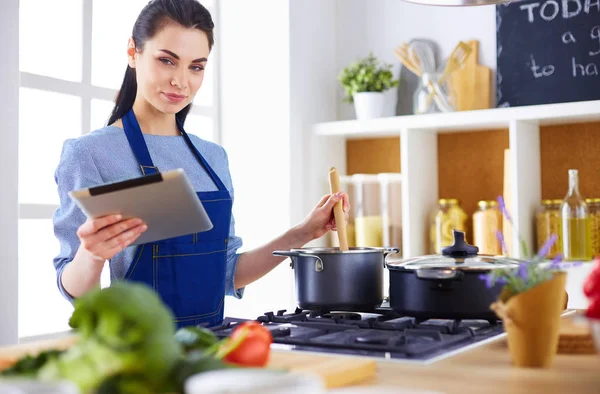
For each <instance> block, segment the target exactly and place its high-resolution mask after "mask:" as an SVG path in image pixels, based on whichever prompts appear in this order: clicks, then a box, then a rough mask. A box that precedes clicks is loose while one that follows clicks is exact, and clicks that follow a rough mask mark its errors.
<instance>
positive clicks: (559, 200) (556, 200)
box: [552, 198, 563, 205]
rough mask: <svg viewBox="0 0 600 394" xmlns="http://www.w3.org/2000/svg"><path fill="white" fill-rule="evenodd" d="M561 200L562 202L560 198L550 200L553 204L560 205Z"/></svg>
mask: <svg viewBox="0 0 600 394" xmlns="http://www.w3.org/2000/svg"><path fill="white" fill-rule="evenodd" d="M562 202H563V200H562V199H560V198H555V199H553V200H552V204H554V205H560V204H562Z"/></svg>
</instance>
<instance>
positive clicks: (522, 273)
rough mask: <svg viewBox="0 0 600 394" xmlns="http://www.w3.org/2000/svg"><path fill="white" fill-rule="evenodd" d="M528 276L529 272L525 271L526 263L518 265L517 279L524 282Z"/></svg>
mask: <svg viewBox="0 0 600 394" xmlns="http://www.w3.org/2000/svg"><path fill="white" fill-rule="evenodd" d="M528 276H529V272H528V270H527V264H526V263H522V264H519V278H521V279H523V280H524V281H525V280H527V277H528Z"/></svg>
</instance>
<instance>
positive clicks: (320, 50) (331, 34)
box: [289, 0, 346, 244]
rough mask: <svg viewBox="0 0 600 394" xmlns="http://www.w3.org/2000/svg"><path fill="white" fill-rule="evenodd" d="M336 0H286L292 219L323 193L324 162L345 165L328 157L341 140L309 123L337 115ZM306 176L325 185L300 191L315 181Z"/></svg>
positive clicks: (297, 218) (326, 168)
mask: <svg viewBox="0 0 600 394" xmlns="http://www.w3.org/2000/svg"><path fill="white" fill-rule="evenodd" d="M344 1H346V0H344ZM337 3H338V1H335V0H328V1H323V0H302V1H298V0H291V1H290V95H291V96H290V133H291V140H290V142H291V146H290V158H291V176H290V179H289V187H290V190H291V191H292V193H291V219H292V223H297V222H299V221H300V220H302V219H303V218H304V216H305V215H307V214H308V213H309V212H310V210H311V209H313V207H314V205H315V204H316V203H317V202H318V200H319V199H320V198H321V197H322V195H323V194H324V193H327V184H328V173H329V172H328V171H329V167H331V166H336V167H342V168H345V164H346V163H345V160H344V161H343V162H340V161H335V160H333V161H332V160H330V157H337V156H336V155H332V150H336V151H338V150H343V149H344V146H343V144H340V143H337V141H332V140H331V139H323V138H317V137H315V136H314V135H312V133H311V126H312V124H314V123H318V122H324V121H326V120H329V119H331V118H334V117H335V116H336V111H337V86H338V84H337V81H336V80H335V78H332V77H331V76H332V75H335V74H336V72H337V32H336V30H337V29H336V19H337V9H338V4H337ZM310 179H320V180H321V183H320V184H321V185H323V186H324V188H319V187H314V188H313V189H310V190H304V188H303V187H302V185H315V183H314V182H310V181H309V180H310ZM319 243H320V242H319V241H316V242H313V243H312V244H319Z"/></svg>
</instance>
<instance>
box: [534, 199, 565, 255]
mask: <svg viewBox="0 0 600 394" xmlns="http://www.w3.org/2000/svg"><path fill="white" fill-rule="evenodd" d="M561 203H562V200H542V204H541V206H540V207H539V209H538V212H537V215H536V216H537V217H536V224H537V226H536V227H537V250H540V249H541V248H542V246H543V245H544V244H545V243H546V241H547V240H548V239H550V237H551V236H552V235H553V234H555V235H556V236H557V237H558V238H557V240H556V242H555V243H554V245H552V247H551V248H550V250H549V251H548V254H547V255H546V256H545V257H546V258H548V259H553V258H554V257H556V256H557V255H558V254H559V253H561V251H562V231H561V227H562V225H561V219H560V204H561Z"/></svg>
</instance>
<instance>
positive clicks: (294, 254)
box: [273, 250, 300, 269]
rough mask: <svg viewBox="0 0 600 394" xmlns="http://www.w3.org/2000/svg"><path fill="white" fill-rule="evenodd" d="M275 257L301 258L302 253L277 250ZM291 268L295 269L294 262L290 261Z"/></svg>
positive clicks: (274, 253) (274, 252)
mask: <svg viewBox="0 0 600 394" xmlns="http://www.w3.org/2000/svg"><path fill="white" fill-rule="evenodd" d="M273 256H285V257H299V256H300V252H292V251H291V250H275V251H273ZM290 268H291V269H294V260H293V259H290Z"/></svg>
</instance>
